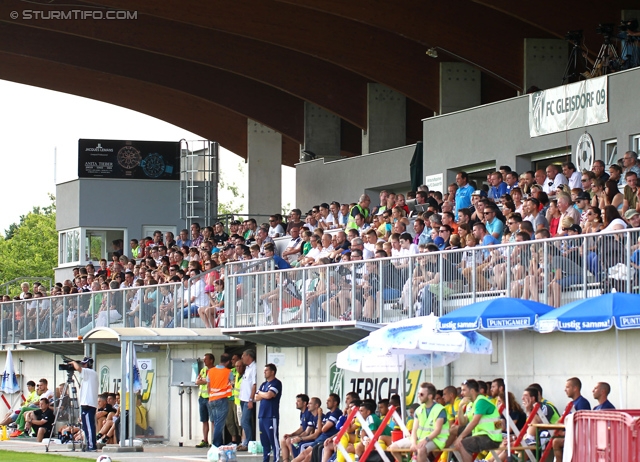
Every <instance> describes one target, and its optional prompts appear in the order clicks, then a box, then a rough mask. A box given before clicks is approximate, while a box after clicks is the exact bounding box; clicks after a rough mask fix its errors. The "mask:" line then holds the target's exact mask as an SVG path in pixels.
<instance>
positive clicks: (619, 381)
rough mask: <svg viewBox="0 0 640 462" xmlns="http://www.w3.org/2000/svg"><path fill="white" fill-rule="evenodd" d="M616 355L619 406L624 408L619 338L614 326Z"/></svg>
mask: <svg viewBox="0 0 640 462" xmlns="http://www.w3.org/2000/svg"><path fill="white" fill-rule="evenodd" d="M615 329H616V357H617V360H618V390H620V391H619V392H618V393H619V394H620V406H622V409H626V408H625V405H624V393H623V390H622V371H621V369H620V339H619V338H618V328H617V327H616V328H615Z"/></svg>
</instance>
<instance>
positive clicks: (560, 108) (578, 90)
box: [529, 75, 609, 138]
mask: <svg viewBox="0 0 640 462" xmlns="http://www.w3.org/2000/svg"><path fill="white" fill-rule="evenodd" d="M607 82H608V81H607V76H606V75H605V76H603V77H598V78H595V79H587V80H583V81H580V82H576V83H572V84H570V85H563V86H562V87H555V88H550V89H549V90H543V91H539V92H536V93H533V94H531V95H529V135H530V136H531V137H532V138H533V137H536V136H541V135H548V134H550V133H556V132H561V131H564V130H570V129H573V128H581V127H586V126H588V125H595V124H601V123H604V122H608V121H609V111H608V110H607V105H608V104H607V102H608V99H609V94H608V92H609V87H608V84H607Z"/></svg>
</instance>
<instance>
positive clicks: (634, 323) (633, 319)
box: [619, 316, 640, 329]
mask: <svg viewBox="0 0 640 462" xmlns="http://www.w3.org/2000/svg"><path fill="white" fill-rule="evenodd" d="M619 327H620V328H622V329H624V328H627V327H640V316H620V326H619Z"/></svg>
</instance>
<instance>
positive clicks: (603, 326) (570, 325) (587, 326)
mask: <svg viewBox="0 0 640 462" xmlns="http://www.w3.org/2000/svg"><path fill="white" fill-rule="evenodd" d="M558 325H559V326H560V330H575V331H581V330H587V331H588V330H607V329H609V328H610V327H611V321H610V320H606V321H582V322H580V321H575V320H572V321H566V322H562V321H560V322H558Z"/></svg>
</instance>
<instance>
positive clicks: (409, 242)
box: [400, 233, 420, 256]
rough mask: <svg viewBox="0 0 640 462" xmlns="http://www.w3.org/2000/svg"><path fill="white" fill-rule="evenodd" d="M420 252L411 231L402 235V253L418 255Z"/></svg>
mask: <svg viewBox="0 0 640 462" xmlns="http://www.w3.org/2000/svg"><path fill="white" fill-rule="evenodd" d="M417 253H420V250H419V249H418V246H417V245H416V244H414V243H413V238H412V237H411V234H409V233H403V234H401V235H400V255H402V256H404V255H416V254H417Z"/></svg>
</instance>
